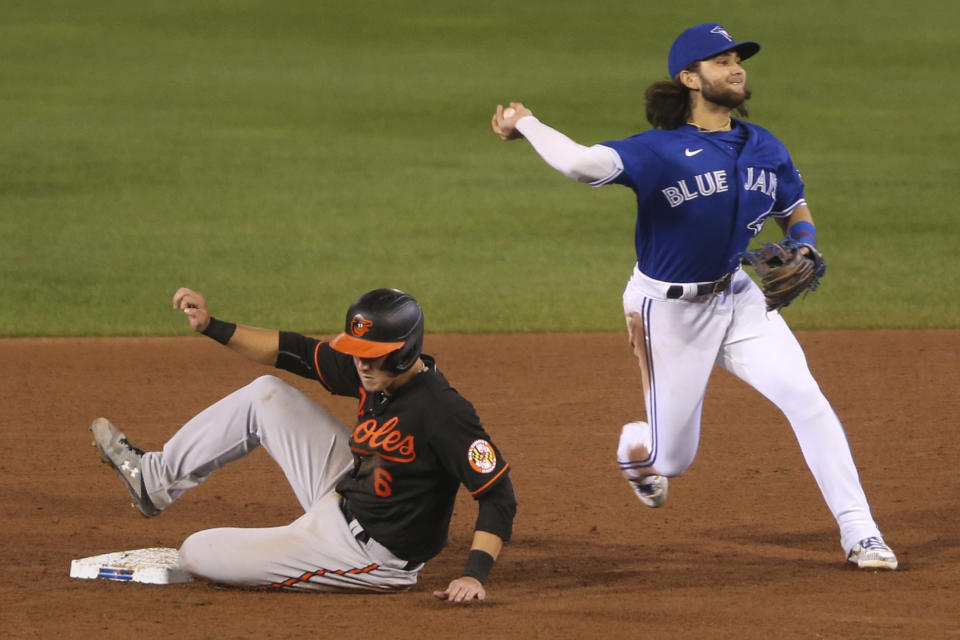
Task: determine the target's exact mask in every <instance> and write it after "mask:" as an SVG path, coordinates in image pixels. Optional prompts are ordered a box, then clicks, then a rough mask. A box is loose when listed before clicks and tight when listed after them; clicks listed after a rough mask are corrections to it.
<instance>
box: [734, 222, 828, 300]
mask: <svg viewBox="0 0 960 640" xmlns="http://www.w3.org/2000/svg"><path fill="white" fill-rule="evenodd" d="M740 262H741V263H742V264H748V265H750V266H751V267H753V268H754V270H755V271H756V272H757V275H758V276H760V288H761V289H763V296H764V298H765V299H766V301H767V311H775V310H778V309H782V308H783V307H785V306H787V305H788V304H790V303H791V302H793V300H794V298H796V297H797V296H798V295H800V294H801V293H804V292H805V291H815V290H816V289H817V286H818V285H819V284H820V278H821V277H822V276H823V274H824V273H826V272H827V265H826V264H825V263H824V261H823V255H822V254H821V253H820V252H819V251H817V249H816V248H815V247H813V246H812V245H809V244H802V243H799V242H796V241H794V240H789V239H784V240H781V241H780V242H774V243H772V244H767V243H763V246H762V247H761V248H759V249H756V250H754V251H744V252H743V253H742V254H740Z"/></svg>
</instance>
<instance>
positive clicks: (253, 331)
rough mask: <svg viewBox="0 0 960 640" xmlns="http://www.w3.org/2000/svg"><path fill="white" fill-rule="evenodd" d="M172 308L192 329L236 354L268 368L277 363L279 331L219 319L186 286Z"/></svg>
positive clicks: (177, 293)
mask: <svg viewBox="0 0 960 640" xmlns="http://www.w3.org/2000/svg"><path fill="white" fill-rule="evenodd" d="M173 308H174V309H180V310H182V311H183V312H184V313H185V314H186V315H187V318H188V320H189V321H190V328H191V329H193V330H194V331H197V332H199V333H202V334H204V335H206V336H209V337H211V338H213V339H214V340H216V341H217V342H219V343H220V344H224V345H226V346H227V347H229V348H230V349H232V350H233V351H236V352H237V353H239V354H240V355H242V356H244V357H245V358H249V359H250V360H253V361H255V362H259V363H261V364H265V365H268V366H275V365H276V364H277V354H278V353H279V344H280V332H279V331H275V330H272V329H257V328H255V327H246V326H243V325H235V324H233V323H231V322H224V321H222V320H217V319H216V318H214V317H212V316H211V315H210V311H209V310H208V309H207V299H206V298H204V297H203V294H200V293H197V292H196V291H193V290H191V289H187V288H186V287H181V288H180V289H177V292H176V293H175V294H173Z"/></svg>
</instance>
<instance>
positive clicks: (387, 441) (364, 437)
mask: <svg viewBox="0 0 960 640" xmlns="http://www.w3.org/2000/svg"><path fill="white" fill-rule="evenodd" d="M173 306H174V307H175V308H177V309H181V310H183V311H184V312H185V313H186V315H187V317H188V318H189V321H190V326H191V327H192V328H193V329H194V330H196V331H199V332H201V333H203V334H205V335H207V336H209V337H211V338H213V339H214V340H217V341H218V342H220V343H221V344H224V345H227V346H228V347H229V348H230V349H232V350H234V351H236V352H237V353H239V354H241V355H243V356H245V357H247V358H249V359H251V360H254V361H257V362H260V363H263V364H267V365H273V366H276V367H278V368H280V369H286V370H288V371H292V372H293V373H296V374H298V375H301V376H304V377H306V378H310V379H314V380H317V381H319V382H320V384H321V385H323V387H324V388H326V390H327V391H329V392H330V393H333V394H336V395H345V396H354V397H357V398H358V399H359V406H358V410H357V419H356V424H355V425H354V426H353V427H352V428H347V427H346V426H344V425H342V424H340V423H339V422H338V421H337V420H336V419H335V418H333V416H331V415H330V414H329V413H328V412H327V411H326V410H324V409H323V408H321V407H320V406H319V405H317V404H316V403H314V402H313V401H312V400H310V399H309V398H307V397H306V396H305V395H304V394H302V393H300V392H299V391H298V390H296V389H294V388H293V387H291V386H290V385H288V384H286V383H285V382H283V381H282V380H280V379H279V378H277V377H274V376H269V375H268V376H263V377H261V378H258V379H257V380H255V381H253V382H252V383H251V384H249V385H247V386H246V387H243V388H242V389H239V390H238V391H235V392H234V393H232V394H230V395H228V396H226V397H225V398H223V399H221V400H220V401H218V402H217V403H215V404H213V405H212V406H210V407H208V408H207V409H205V410H203V411H202V412H200V413H199V414H198V415H197V416H195V417H194V418H192V419H191V420H190V421H188V422H187V423H186V424H185V425H183V427H181V428H180V429H179V430H178V431H177V432H176V433H175V434H174V435H173V437H172V438H171V439H170V440H169V441H167V443H166V444H165V445H164V447H163V450H162V451H156V452H150V453H144V452H143V451H141V450H140V449H138V448H136V447H135V446H133V445H132V444H131V443H130V442H129V441H128V440H127V438H126V436H125V435H124V434H123V433H121V432H120V431H119V430H118V429H117V428H116V427H114V426H113V425H112V424H111V423H110V422H109V421H108V420H107V419H105V418H98V419H97V420H95V421H94V422H93V424H92V425H91V427H90V428H91V430H92V431H93V434H94V444H95V445H96V446H97V447H98V448H99V450H100V453H101V457H102V459H103V461H104V462H106V463H108V464H110V465H111V466H112V467H113V469H114V470H115V471H116V472H117V474H118V475H119V476H120V478H121V479H122V480H123V481H124V484H125V485H126V487H127V489H128V491H129V492H130V494H131V496H132V497H133V499H134V506H136V507H137V508H138V509H139V510H140V512H141V513H142V514H143V515H145V516H155V515H157V514H159V513H160V512H161V511H162V510H163V509H165V508H166V507H168V506H169V505H170V504H171V503H172V502H173V501H174V500H176V499H177V497H178V496H179V495H180V494H182V493H183V491H185V490H186V489H190V488H192V487H195V486H197V485H199V484H200V483H201V482H203V480H204V479H206V477H207V476H208V475H209V474H210V473H211V472H212V471H214V470H215V469H218V468H220V467H222V466H224V465H225V464H227V463H229V462H231V461H233V460H236V459H238V458H241V457H243V456H245V455H246V454H248V453H249V452H250V451H252V450H253V449H255V448H256V447H257V446H261V445H262V446H263V447H264V448H265V449H266V450H267V451H268V452H269V453H270V455H271V456H272V457H273V458H274V459H275V460H276V461H277V463H278V464H279V465H280V467H281V468H282V469H283V472H284V474H285V475H286V477H287V480H288V481H289V482H290V485H291V487H292V488H293V490H294V493H295V494H296V497H297V499H298V501H299V502H300V504H301V505H302V507H303V510H304V514H303V515H302V516H301V517H300V518H298V519H297V520H295V521H294V522H292V523H290V524H288V525H286V526H281V527H272V528H263V529H239V528H221V529H210V530H207V531H200V532H198V533H195V534H193V535H191V536H189V537H188V538H187V539H186V540H185V541H184V542H183V545H182V546H181V548H180V565H181V567H182V568H184V569H185V570H187V571H189V572H190V573H192V574H194V575H196V576H198V577H202V578H206V579H209V580H212V581H214V582H218V583H222V584H228V585H234V586H241V587H260V588H276V589H300V590H344V589H368V590H396V589H405V588H408V587H410V586H412V585H414V584H416V582H417V575H418V572H419V571H420V570H421V568H422V567H423V565H424V563H425V562H426V561H427V560H429V559H430V558H433V557H434V556H436V555H437V554H438V553H439V552H440V550H441V549H442V548H443V546H444V544H445V542H446V539H447V532H448V529H449V525H450V518H451V515H452V513H453V507H454V500H455V497H456V495H457V491H458V490H459V487H460V485H461V484H462V485H464V486H465V487H466V488H467V490H468V491H469V492H470V494H471V495H472V496H473V497H474V499H475V500H476V501H477V503H478V505H479V515H478V517H477V520H476V526H475V532H474V537H473V543H472V545H471V550H470V553H469V555H468V558H467V561H466V564H465V567H464V570H463V575H461V576H460V577H458V578H456V579H454V580H453V581H451V582H450V584H449V585H448V586H447V588H446V589H445V590H443V591H435V592H434V596H436V597H437V598H439V599H442V600H449V601H452V602H467V601H471V600H474V599H478V600H483V599H484V598H485V597H486V591H485V589H484V582H485V581H486V578H487V576H488V575H489V572H490V569H491V568H492V566H493V564H494V561H495V560H496V558H497V556H498V554H499V553H500V549H501V547H502V545H503V542H504V541H506V540H509V538H510V535H511V531H512V528H513V518H514V514H515V513H516V500H515V498H514V492H513V486H512V484H511V481H510V474H509V465H508V464H507V462H506V461H505V460H504V458H503V456H502V455H501V453H500V451H499V450H498V449H497V447H496V446H495V445H494V444H493V442H492V441H491V439H490V436H488V435H487V433H486V431H485V430H484V428H483V426H482V425H481V423H480V420H479V419H478V417H477V414H476V411H475V410H474V408H473V406H472V405H471V404H470V403H469V402H468V401H467V400H466V399H465V398H463V396H461V395H460V394H459V393H457V391H456V390H455V389H453V388H452V387H451V386H450V384H449V383H448V382H447V380H446V378H444V376H443V374H442V373H440V371H439V370H438V368H437V364H436V361H435V360H434V358H432V357H431V356H428V355H426V354H423V353H421V348H422V344H423V313H422V311H421V309H420V305H419V304H418V303H417V301H416V300H415V299H414V298H413V297H411V296H410V295H408V294H406V293H403V292H402V291H398V290H396V289H377V290H374V291H370V292H369V293H366V294H364V295H363V296H361V297H360V298H358V299H357V300H356V301H355V302H354V303H353V305H351V307H350V309H349V310H348V312H347V317H346V327H345V331H344V332H343V333H341V334H340V335H338V336H337V337H335V338H334V339H333V340H331V341H330V342H324V341H321V340H317V339H314V338H310V337H307V336H303V335H300V334H297V333H290V332H283V331H272V330H265V329H256V328H253V327H246V326H242V325H235V324H233V323H229V322H224V321H221V320H217V319H216V318H213V317H211V316H210V313H209V312H208V310H207V302H206V300H205V299H204V297H203V296H202V295H201V294H199V293H197V292H195V291H191V290H190V289H185V288H183V289H180V290H178V291H177V292H176V294H174V297H173Z"/></svg>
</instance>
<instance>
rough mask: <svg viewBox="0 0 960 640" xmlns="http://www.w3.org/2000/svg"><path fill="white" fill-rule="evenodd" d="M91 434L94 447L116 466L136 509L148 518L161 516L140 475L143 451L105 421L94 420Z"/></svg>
mask: <svg viewBox="0 0 960 640" xmlns="http://www.w3.org/2000/svg"><path fill="white" fill-rule="evenodd" d="M90 431H92V432H93V446H95V447H96V448H97V449H99V450H100V457H101V458H102V459H103V462H104V463H106V464H109V465H110V466H111V467H113V470H114V471H116V472H117V475H118V476H120V479H121V480H123V484H124V486H125V487H126V488H127V491H129V492H130V495H131V496H133V506H135V507H136V508H137V509H139V511H140V513H142V514H143V515H144V517H146V518H150V517H152V516H155V515H157V514H159V513H160V509H157V508H156V507H155V506H154V505H153V503H152V502H151V501H150V498H149V497H148V496H147V488H146V486H145V485H144V483H143V474H142V473H140V458H141V457H143V451H142V450H140V449H138V448H136V447H135V446H133V445H132V444H130V441H129V440H127V437H126V436H125V435H123V434H122V433H120V431H118V430H117V428H116V427H115V426H113V424H111V422H110V421H109V420H107V419H106V418H97V419H96V420H94V421H93V424H91V425H90Z"/></svg>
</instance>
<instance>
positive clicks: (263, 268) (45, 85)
mask: <svg viewBox="0 0 960 640" xmlns="http://www.w3.org/2000/svg"><path fill="white" fill-rule="evenodd" d="M781 4H782V6H781ZM674 5H675V3H658V4H656V5H653V4H651V3H643V2H638V1H636V0H629V1H627V0H615V1H611V2H600V3H594V4H592V5H584V4H583V3H581V2H574V1H572V0H550V1H546V0H542V1H540V0H538V1H529V2H524V3H517V6H514V3H508V2H500V1H497V2H485V3H467V2H454V1H452V0H449V1H440V0H424V1H420V2H400V1H376V0H372V1H370V2H354V3H345V2H324V1H315V2H314V1H306V0H303V1H299V2H297V1H292V0H272V1H269V2H267V1H264V2H254V1H250V0H246V1H244V0H237V1H227V0H223V1H219V2H216V1H211V0H193V1H189V2H188V1H185V0H176V1H166V2H154V1H131V0H117V1H109V2H108V1H103V0H91V1H90V2H76V1H70V2H68V1H65V0H64V1H60V2H53V1H42V0H39V1H37V2H13V1H10V0H0V15H2V16H3V20H2V22H0V61H2V62H0V119H2V122H3V124H4V126H3V128H2V129H0V149H2V154H0V283H2V287H0V292H2V305H0V336H33V335H154V334H156V335H165V334H177V333H185V332H187V331H188V329H187V327H186V323H185V322H184V321H183V319H182V317H180V315H179V314H177V313H175V312H174V311H172V310H171V309H170V298H171V296H172V294H173V292H174V290H175V289H176V288H177V287H178V286H181V285H186V286H190V287H193V288H195V289H198V290H201V291H203V292H205V293H206V294H207V295H208V297H209V299H210V303H211V307H212V310H213V312H214V313H215V314H217V315H219V316H221V317H224V318H228V319H231V320H236V321H239V322H243V323H246V324H253V325H258V326H269V327H280V328H288V329H294V330H299V331H304V332H317V333H324V332H330V331H334V330H337V329H339V327H340V325H341V322H342V314H343V311H344V309H345V308H346V306H347V305H348V304H349V302H350V301H352V300H353V298H355V297H356V296H357V295H358V294H360V293H362V292H363V291H365V290H367V289H370V288H373V287H377V286H385V285H386V286H396V287H400V288H404V289H407V290H409V291H410V292H411V293H413V294H414V295H416V296H417V297H418V298H419V299H420V300H421V302H422V303H423V305H424V307H425V308H426V311H427V314H428V323H429V329H430V330H432V331H464V332H478V331H482V332H487V331H495V332H507V331H608V330H621V329H622V326H623V320H622V312H621V306H620V294H621V292H622V289H623V286H624V284H625V282H626V279H627V277H628V276H629V273H630V269H631V266H632V263H633V259H634V258H633V255H632V251H633V249H632V229H633V215H634V205H633V201H632V195H631V194H630V193H629V192H628V191H627V190H625V189H622V188H619V187H607V188H604V189H598V190H595V189H590V188H588V187H585V186H583V185H579V184H576V183H573V182H570V181H568V180H567V179H565V178H563V177H562V176H560V175H559V174H557V173H555V172H554V171H553V170H551V169H549V168H548V167H547V166H546V165H545V164H543V162H542V161H540V160H539V158H538V157H537V156H536V154H535V153H533V151H532V150H531V149H530V148H529V147H528V145H526V143H524V142H514V143H510V144H505V143H502V142H500V141H499V140H498V139H497V138H496V137H495V136H494V135H493V134H492V133H491V132H490V130H489V119H490V115H491V113H492V111H493V108H494V107H495V105H496V104H497V102H505V101H508V100H511V99H519V100H523V101H524V102H525V103H526V104H527V105H528V106H530V107H531V108H533V109H534V111H535V112H536V113H537V115H538V116H539V117H540V118H541V119H542V120H544V121H545V122H547V123H549V124H552V125H554V126H556V127H558V128H559V129H561V130H563V131H565V132H566V133H568V134H569V135H571V137H573V138H574V139H576V140H578V141H580V142H583V143H587V144H592V143H595V142H600V141H603V140H607V139H612V138H619V137H623V136H626V135H629V134H631V133H635V132H638V131H641V130H643V129H645V128H646V125H645V122H644V118H643V108H642V102H641V100H642V92H643V89H644V88H645V87H646V86H647V85H648V84H649V83H650V82H651V81H653V80H656V79H661V78H663V77H665V76H666V69H665V67H666V63H665V59H666V51H667V48H668V47H669V45H670V43H671V41H672V39H673V37H674V36H675V35H676V34H677V33H678V32H679V31H680V30H682V29H683V28H685V27H686V26H689V25H690V24H694V23H696V22H703V21H707V20H720V21H722V22H723V23H724V24H725V25H726V26H727V27H728V28H729V29H730V30H731V31H732V32H733V33H734V35H735V36H736V37H738V38H742V39H755V40H758V41H760V42H761V44H762V45H763V51H762V52H761V53H760V54H759V55H758V56H757V57H756V58H754V59H752V60H751V61H750V62H749V64H748V69H749V71H750V72H751V84H752V85H753V89H754V99H753V100H752V101H751V111H752V116H751V119H752V120H753V121H754V122H757V123H759V124H762V125H764V126H766V127H768V128H770V129H771V130H773V131H774V132H775V133H776V134H777V135H778V136H779V137H780V138H781V139H782V140H784V142H786V144H787V146H788V147H789V148H790V150H791V152H792V154H793V157H794V160H795V162H796V163H797V165H798V166H799V167H800V169H801V171H802V173H803V175H804V178H805V180H806V182H807V196H808V200H809V202H810V205H811V208H812V210H813V212H814V215H815V216H816V219H817V226H818V230H819V237H820V245H821V247H822V248H823V250H824V253H825V255H826V257H827V261H828V274H827V277H826V278H825V279H824V281H823V285H822V287H821V289H820V291H818V292H816V293H814V294H812V295H810V296H809V297H807V298H806V299H805V300H803V301H802V302H799V303H796V304H794V305H793V306H791V307H790V308H789V309H788V310H786V312H785V315H786V316H787V317H788V320H789V321H790V322H791V324H792V325H793V326H794V327H795V328H804V329H810V328H877V327H903V328H911V327H916V328H921V327H953V328H955V327H958V326H960V319H958V315H960V314H958V313H957V311H958V303H957V295H956V293H957V291H958V289H960V277H958V276H960V261H958V259H957V258H956V253H955V246H956V244H957V242H956V239H957V235H958V232H957V230H956V222H955V221H956V219H957V214H956V213H955V212H954V206H956V203H957V202H958V195H960V172H958V166H960V163H958V160H957V155H956V154H957V149H958V147H960V145H958V143H960V124H958V122H960V120H958V119H957V118H956V117H955V116H954V115H953V113H954V112H955V110H956V106H955V105H956V104H957V102H958V99H960V84H958V83H957V82H956V81H955V80H953V76H954V74H953V67H954V65H955V59H956V58H957V55H956V54H957V53H958V52H960V45H958V39H957V36H956V31H955V30H956V24H957V19H958V18H960V10H958V8H957V5H956V3H945V2H942V1H941V0H919V1H917V2H913V3H910V4H909V5H904V4H903V3H901V2H893V1H892V0H878V1H877V2H871V3H866V2H863V3H836V2H825V1H822V0H814V1H812V2H805V3H790V4H789V5H788V4H786V3H776V4H774V3H769V2H762V1H759V0H758V1H750V2H741V3H727V4H726V5H718V4H716V3H706V2H687V3H683V4H682V5H677V6H674ZM721 9H722V12H721V11H720V10H721ZM945 79H949V80H945ZM771 226H772V225H771ZM772 231H773V230H772V229H771V228H768V229H767V230H766V231H765V232H764V235H763V237H765V238H768V239H769V238H770V237H773V236H774V235H775V234H773V233H772Z"/></svg>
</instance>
